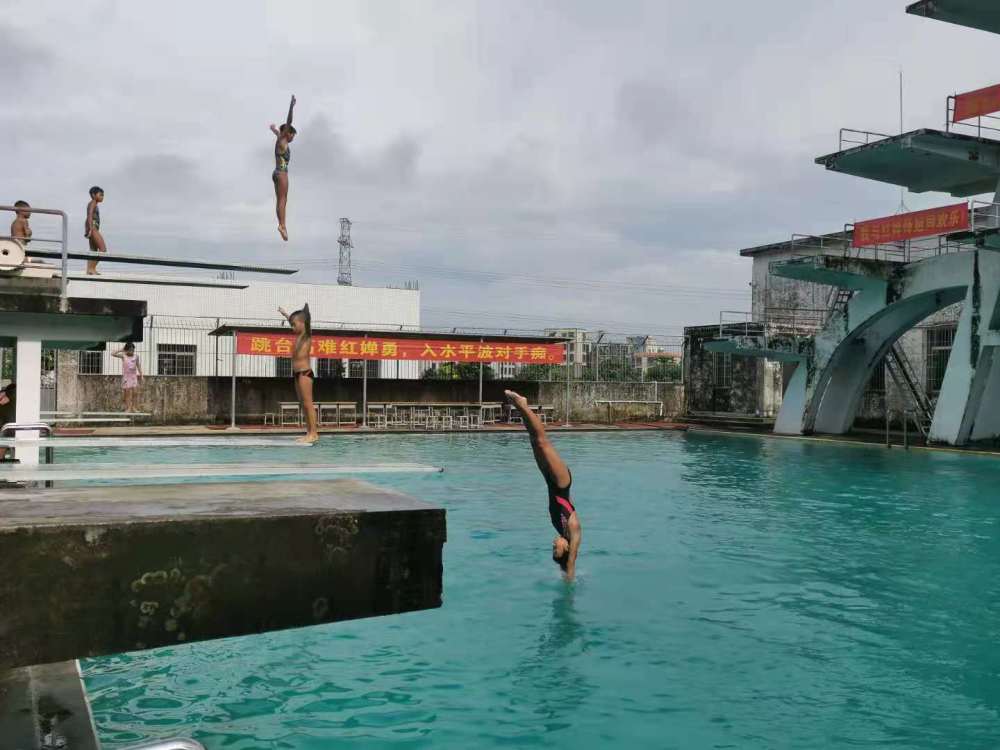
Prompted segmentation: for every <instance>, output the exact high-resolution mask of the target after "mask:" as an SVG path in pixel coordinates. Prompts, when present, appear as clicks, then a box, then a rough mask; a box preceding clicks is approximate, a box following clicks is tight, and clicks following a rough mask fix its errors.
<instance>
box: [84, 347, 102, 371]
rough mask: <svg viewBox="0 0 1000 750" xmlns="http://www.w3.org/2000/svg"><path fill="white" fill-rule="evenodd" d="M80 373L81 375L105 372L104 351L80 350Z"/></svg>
mask: <svg viewBox="0 0 1000 750" xmlns="http://www.w3.org/2000/svg"><path fill="white" fill-rule="evenodd" d="M78 371H79V373H80V374H81V375H103V374H104V352H91V351H82V352H80V364H79V370H78Z"/></svg>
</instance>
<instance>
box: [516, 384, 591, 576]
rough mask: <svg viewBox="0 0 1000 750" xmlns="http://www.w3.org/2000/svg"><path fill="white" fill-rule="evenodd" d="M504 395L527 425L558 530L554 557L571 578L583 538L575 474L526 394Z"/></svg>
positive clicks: (553, 546)
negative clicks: (572, 489) (573, 498)
mask: <svg viewBox="0 0 1000 750" xmlns="http://www.w3.org/2000/svg"><path fill="white" fill-rule="evenodd" d="M504 395H505V396H507V398H508V399H509V400H510V402H511V404H513V405H514V407H515V408H516V409H517V410H518V411H519V412H520V413H521V418H522V419H523V420H524V426H525V427H526V428H527V429H528V435H529V436H530V437H531V450H532V451H533V452H534V454H535V463H537V464H538V468H539V470H540V471H541V472H542V476H543V477H545V484H546V485H547V486H548V490H549V520H551V521H552V526H553V528H554V529H555V530H556V534H557V536H556V538H555V539H553V540H552V559H553V560H555V561H556V562H557V563H558V564H559V567H561V568H562V569H563V572H564V573H565V574H566V580H567V581H572V580H573V577H574V576H575V575H576V558H577V555H579V554H580V542H581V541H582V540H583V529H582V528H581V527H580V519H579V517H578V516H577V514H576V508H575V507H574V505H573V503H572V501H571V500H570V499H569V494H570V492H569V491H570V487H571V486H572V484H573V475H572V474H571V473H570V471H569V468H568V467H567V466H566V464H565V463H563V460H562V458H561V457H560V455H559V453H558V451H556V449H555V446H554V445H552V443H551V442H550V441H549V438H548V435H546V434H545V425H543V424H542V420H541V419H539V417H538V415H537V414H535V412H533V411H532V410H531V408H530V407H529V406H528V402H527V400H526V399H525V398H524V396H521V395H520V394H517V393H515V392H514V391H504Z"/></svg>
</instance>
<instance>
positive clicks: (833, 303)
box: [824, 287, 854, 325]
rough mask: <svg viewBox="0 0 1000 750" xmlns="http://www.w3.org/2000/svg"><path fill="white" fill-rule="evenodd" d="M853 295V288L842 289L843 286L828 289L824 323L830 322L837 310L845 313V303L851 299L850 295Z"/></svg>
mask: <svg viewBox="0 0 1000 750" xmlns="http://www.w3.org/2000/svg"><path fill="white" fill-rule="evenodd" d="M853 296H854V290H853V289H844V288H843V287H834V288H833V289H832V290H831V291H830V298H829V299H828V300H827V310H828V311H827V314H826V320H825V321H824V325H825V324H826V323H829V322H830V319H831V318H833V316H834V315H835V314H837V313H838V312H840V313H845V312H846V311H847V303H848V302H850V301H851V297H853Z"/></svg>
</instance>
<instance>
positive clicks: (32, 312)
mask: <svg viewBox="0 0 1000 750" xmlns="http://www.w3.org/2000/svg"><path fill="white" fill-rule="evenodd" d="M29 282H38V283H29ZM44 282H45V280H42V279H23V280H21V281H18V280H15V279H8V278H0V346H14V344H15V343H16V341H17V339H18V338H19V337H28V338H35V339H36V340H41V341H42V342H43V344H44V346H45V348H48V349H59V348H76V349H80V348H84V347H86V346H89V345H93V344H102V343H104V342H105V341H124V340H133V341H142V321H143V318H145V316H146V303H145V302H143V301H140V300H123V299H95V298H89V297H70V298H69V299H68V300H67V304H68V309H67V310H66V312H62V311H61V310H60V309H59V305H60V300H59V294H58V288H56V289H55V293H52V288H51V285H50V284H46V283H44Z"/></svg>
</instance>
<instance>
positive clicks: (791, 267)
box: [769, 255, 900, 291]
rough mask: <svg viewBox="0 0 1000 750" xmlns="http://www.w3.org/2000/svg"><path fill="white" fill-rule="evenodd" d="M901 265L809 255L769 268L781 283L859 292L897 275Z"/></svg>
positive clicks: (865, 259)
mask: <svg viewBox="0 0 1000 750" xmlns="http://www.w3.org/2000/svg"><path fill="white" fill-rule="evenodd" d="M899 266H900V264H899V263H894V262H892V261H884V260H872V259H869V258H848V257H844V256H837V255H811V256H808V257H805V258H792V259H791V260H778V261H774V262H772V263H771V264H770V266H769V269H770V272H771V274H772V275H774V276H779V277H781V278H784V279H796V280H798V281H811V282H813V283H815V284H826V285H828V286H835V287H839V288H841V289H852V290H854V291H861V290H863V289H868V288H870V287H871V285H872V282H878V283H884V282H885V281H887V280H889V279H891V278H892V277H893V274H894V273H896V272H897V270H898V268H899Z"/></svg>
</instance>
